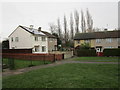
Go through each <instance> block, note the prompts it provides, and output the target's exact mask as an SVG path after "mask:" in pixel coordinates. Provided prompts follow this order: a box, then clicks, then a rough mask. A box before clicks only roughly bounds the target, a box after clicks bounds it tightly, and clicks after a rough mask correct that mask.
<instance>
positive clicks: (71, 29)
mask: <svg viewBox="0 0 120 90" xmlns="http://www.w3.org/2000/svg"><path fill="white" fill-rule="evenodd" d="M73 24H74V22H73V15H72V13H71V14H70V36H71V40H73V38H74V28H73Z"/></svg>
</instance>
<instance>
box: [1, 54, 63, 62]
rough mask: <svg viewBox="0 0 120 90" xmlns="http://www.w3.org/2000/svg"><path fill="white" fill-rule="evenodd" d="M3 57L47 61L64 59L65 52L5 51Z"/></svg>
mask: <svg viewBox="0 0 120 90" xmlns="http://www.w3.org/2000/svg"><path fill="white" fill-rule="evenodd" d="M2 57H3V58H13V59H22V60H46V61H55V60H62V59H64V58H63V54H32V53H27V54H15V53H14V54H13V53H11V54H10V53H3V54H2Z"/></svg>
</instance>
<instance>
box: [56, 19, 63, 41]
mask: <svg viewBox="0 0 120 90" xmlns="http://www.w3.org/2000/svg"><path fill="white" fill-rule="evenodd" d="M57 28H58V36H59V38H60V39H61V37H62V36H61V35H62V31H61V26H60V19H59V18H58V19H57Z"/></svg>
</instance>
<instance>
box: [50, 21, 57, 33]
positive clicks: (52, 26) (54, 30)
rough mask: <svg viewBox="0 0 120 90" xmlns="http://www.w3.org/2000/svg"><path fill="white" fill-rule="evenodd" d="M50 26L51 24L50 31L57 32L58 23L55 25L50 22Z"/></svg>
mask: <svg viewBox="0 0 120 90" xmlns="http://www.w3.org/2000/svg"><path fill="white" fill-rule="evenodd" d="M49 26H50V31H51V33H52V34H53V33H57V32H58V31H57V25H55V24H54V23H49Z"/></svg>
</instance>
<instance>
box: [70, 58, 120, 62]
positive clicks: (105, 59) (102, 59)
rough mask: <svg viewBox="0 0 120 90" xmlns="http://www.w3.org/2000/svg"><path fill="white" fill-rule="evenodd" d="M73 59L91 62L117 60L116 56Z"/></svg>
mask: <svg viewBox="0 0 120 90" xmlns="http://www.w3.org/2000/svg"><path fill="white" fill-rule="evenodd" d="M72 60H75V61H93V62H118V61H119V60H120V59H119V58H118V57H76V58H73V59H72Z"/></svg>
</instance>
